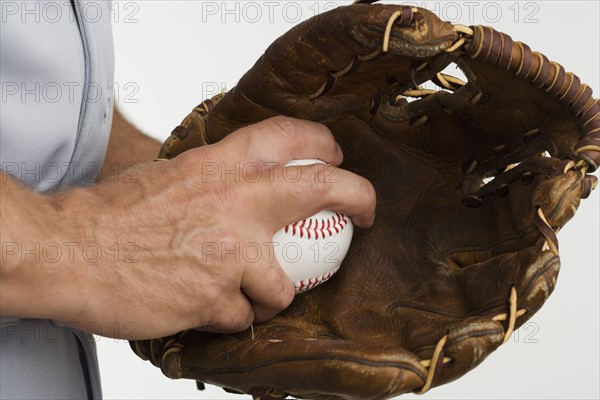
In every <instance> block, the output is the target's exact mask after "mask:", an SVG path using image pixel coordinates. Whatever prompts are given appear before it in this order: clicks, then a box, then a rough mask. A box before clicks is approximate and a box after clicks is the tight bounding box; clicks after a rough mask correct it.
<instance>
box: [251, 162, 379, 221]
mask: <svg viewBox="0 0 600 400" xmlns="http://www.w3.org/2000/svg"><path fill="white" fill-rule="evenodd" d="M241 190H246V191H247V192H248V193H247V195H246V198H248V199H249V201H253V202H254V203H257V204H255V210H256V215H257V216H258V217H259V218H262V219H263V220H264V221H267V225H268V227H269V228H270V229H271V230H272V232H271V233H275V232H276V231H277V230H279V229H281V227H283V226H285V225H287V224H290V223H292V222H295V221H299V220H302V219H304V218H308V217H310V216H312V215H314V214H316V213H317V212H319V211H321V210H331V211H337V212H339V213H341V214H344V215H347V216H349V217H351V218H352V220H353V222H354V223H355V224H356V225H358V226H361V227H369V226H371V225H372V224H373V221H374V219H375V205H376V200H377V199H376V197H377V196H376V194H375V189H374V188H373V185H372V184H371V183H370V182H369V181H368V180H366V179H365V178H363V177H361V176H358V175H356V174H354V173H352V172H350V171H346V170H343V169H339V168H337V167H334V166H331V165H326V164H314V165H307V166H290V167H286V168H274V169H272V170H271V171H269V174H268V176H267V174H263V176H262V178H261V179H260V180H259V181H257V182H255V183H253V184H250V183H248V184H246V185H244V187H243V188H241ZM257 193H259V194H260V195H257ZM256 199H258V200H259V202H257V201H256Z"/></svg>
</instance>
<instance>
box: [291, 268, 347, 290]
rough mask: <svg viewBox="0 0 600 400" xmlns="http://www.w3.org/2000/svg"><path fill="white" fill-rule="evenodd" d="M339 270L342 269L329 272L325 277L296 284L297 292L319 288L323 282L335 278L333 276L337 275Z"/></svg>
mask: <svg viewBox="0 0 600 400" xmlns="http://www.w3.org/2000/svg"><path fill="white" fill-rule="evenodd" d="M339 269H340V267H337V268H336V269H334V270H332V271H329V272H328V273H326V274H325V275H321V276H316V277H313V278H310V279H308V280H307V281H300V282H297V283H296V284H295V287H296V290H310V289H312V288H314V287H316V286H319V285H320V284H322V283H323V282H326V281H328V280H329V278H331V277H332V276H333V274H335V273H336V272H337V271H338V270H339Z"/></svg>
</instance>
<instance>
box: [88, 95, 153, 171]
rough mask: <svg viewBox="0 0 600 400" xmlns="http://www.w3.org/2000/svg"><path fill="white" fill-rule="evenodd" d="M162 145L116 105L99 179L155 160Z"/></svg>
mask: <svg viewBox="0 0 600 400" xmlns="http://www.w3.org/2000/svg"><path fill="white" fill-rule="evenodd" d="M160 146H161V143H160V142H159V141H157V140H156V139H153V138H151V137H149V136H147V135H145V134H143V133H142V132H141V131H140V130H139V129H137V128H136V127H135V126H134V125H132V124H131V123H130V122H129V121H127V119H125V117H124V116H123V114H121V112H120V111H119V110H118V108H117V107H115V109H114V112H113V124H112V130H111V133H110V139H109V142H108V149H107V151H106V157H105V158H104V163H103V165H102V173H101V175H100V176H99V180H102V179H106V178H107V177H114V175H115V174H117V173H119V172H122V171H123V170H124V169H127V168H130V167H131V166H133V165H137V164H142V163H146V162H150V161H152V160H154V159H155V158H156V156H157V155H158V151H159V150H160Z"/></svg>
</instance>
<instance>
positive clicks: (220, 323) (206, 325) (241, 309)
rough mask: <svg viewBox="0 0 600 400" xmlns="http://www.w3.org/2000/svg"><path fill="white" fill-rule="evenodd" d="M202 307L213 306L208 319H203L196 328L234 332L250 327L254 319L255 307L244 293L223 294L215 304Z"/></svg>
mask: <svg viewBox="0 0 600 400" xmlns="http://www.w3.org/2000/svg"><path fill="white" fill-rule="evenodd" d="M202 307H210V308H212V310H213V311H212V314H211V317H210V319H209V320H208V321H202V322H201V324H200V326H198V327H197V328H196V329H197V330H200V331H204V332H216V333H234V332H241V331H243V330H246V329H248V327H249V326H250V324H252V322H253V321H254V309H253V308H252V305H251V304H250V301H249V300H248V298H247V297H246V296H245V295H244V293H242V292H240V291H238V292H237V293H233V294H230V295H228V296H226V297H225V296H223V297H222V299H221V300H219V301H217V302H215V303H213V304H204V305H202Z"/></svg>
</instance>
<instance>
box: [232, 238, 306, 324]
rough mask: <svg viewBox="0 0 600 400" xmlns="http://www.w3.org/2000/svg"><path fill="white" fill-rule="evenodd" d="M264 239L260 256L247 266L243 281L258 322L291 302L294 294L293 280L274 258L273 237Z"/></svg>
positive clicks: (268, 317) (275, 313) (243, 286)
mask: <svg viewBox="0 0 600 400" xmlns="http://www.w3.org/2000/svg"><path fill="white" fill-rule="evenodd" d="M263 243H266V244H267V245H265V246H264V247H263V251H262V254H261V257H260V259H259V260H257V262H254V263H250V264H249V265H248V266H247V267H246V269H245V270H244V274H243V275H242V282H241V285H240V286H241V288H242V290H243V291H244V293H246V295H247V296H248V297H249V298H250V299H251V301H252V306H253V308H254V315H255V319H254V320H255V321H256V322H261V321H266V320H269V319H271V318H273V317H274V316H275V315H277V313H279V312H281V311H283V310H284V309H285V308H287V306H289V305H290V303H291V302H292V300H293V299H294V295H295V288H294V284H293V282H292V281H291V280H290V279H289V278H288V276H287V275H286V273H285V272H284V271H283V270H282V269H281V267H280V266H279V263H278V262H277V259H276V258H275V252H274V251H273V250H274V249H273V245H272V240H271V239H269V240H267V239H265V240H264V241H263Z"/></svg>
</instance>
